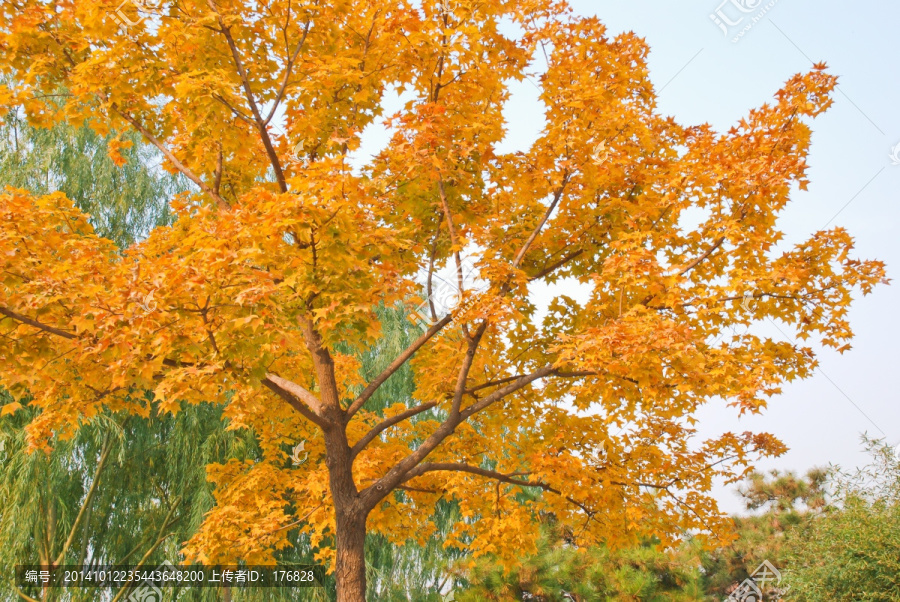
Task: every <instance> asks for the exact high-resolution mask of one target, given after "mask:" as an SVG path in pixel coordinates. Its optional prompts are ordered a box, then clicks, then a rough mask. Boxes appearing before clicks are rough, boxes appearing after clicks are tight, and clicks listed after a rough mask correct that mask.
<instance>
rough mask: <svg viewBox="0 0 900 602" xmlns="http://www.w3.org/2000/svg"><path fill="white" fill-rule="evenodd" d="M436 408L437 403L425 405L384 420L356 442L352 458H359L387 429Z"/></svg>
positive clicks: (351, 452) (351, 454)
mask: <svg viewBox="0 0 900 602" xmlns="http://www.w3.org/2000/svg"><path fill="white" fill-rule="evenodd" d="M436 406H437V403H435V402H429V403H423V404H421V405H418V406H416V407H414V408H410V409H408V410H406V411H405V412H402V413H400V414H397V415H396V416H391V417H390V418H387V419H385V420H382V421H381V422H380V423H378V424H377V425H376V426H374V427H373V428H372V430H370V431H369V432H368V433H366V434H365V436H363V438H362V439H360V440H359V441H357V442H356V444H355V445H354V446H353V448H352V449H351V450H350V457H351V458H355V457H356V456H358V455H359V453H360V452H361V451H362V450H364V449H365V448H366V446H367V445H369V443H371V442H372V441H374V440H375V437H377V436H378V435H380V434H381V433H383V432H384V431H386V430H387V429H389V428H391V427H392V426H394V425H395V424H400V423H401V422H403V421H404V420H406V419H407V418H412V417H413V416H416V415H418V414H421V413H422V412H427V411H428V410H430V409H431V408H434V407H436Z"/></svg>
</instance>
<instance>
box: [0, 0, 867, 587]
mask: <svg viewBox="0 0 900 602" xmlns="http://www.w3.org/2000/svg"><path fill="white" fill-rule="evenodd" d="M118 5H119V3H117V2H109V1H108V0H78V1H77V2H76V1H74V0H67V1H66V0H63V1H58V2H53V3H47V2H43V1H39V0H20V1H15V2H14V1H11V0H3V1H2V2H0V11H2V16H3V18H2V25H0V68H2V69H3V71H4V73H5V74H6V75H8V76H10V77H12V78H13V81H15V82H16V83H15V85H10V86H7V87H6V88H4V89H3V91H2V92H0V104H3V105H6V106H12V105H22V106H24V107H25V110H26V112H27V115H28V117H29V120H30V121H31V122H32V123H34V124H36V125H45V126H49V125H52V124H53V123H55V122H57V121H59V120H63V119H64V120H68V121H69V122H72V123H80V122H81V121H87V122H88V123H89V124H90V125H91V127H93V128H94V129H95V130H97V131H98V132H99V133H106V131H107V130H108V129H109V128H118V127H131V128H134V130H136V131H137V132H139V133H140V134H141V135H142V136H143V137H144V139H145V140H147V141H148V142H149V143H151V144H153V145H154V146H156V147H157V148H158V149H159V151H160V152H161V153H162V154H163V155H164V156H165V158H166V163H165V168H166V169H168V170H170V171H172V172H173V173H175V172H180V173H181V174H183V175H184V176H185V177H186V178H188V179H189V180H190V181H191V182H193V184H194V185H195V186H196V192H195V193H192V194H185V195H180V196H178V197H177V198H176V199H173V201H172V203H171V205H172V207H173V209H174V211H175V213H176V214H177V217H178V219H177V221H176V222H175V223H174V224H173V225H172V226H167V227H159V228H156V229H154V230H153V231H152V232H151V233H150V234H149V236H148V237H147V238H146V239H145V240H143V241H141V242H140V243H137V244H134V245H131V246H130V247H128V248H127V249H125V250H124V251H120V250H118V249H117V248H116V247H115V246H114V245H113V243H112V242H110V241H108V240H105V239H103V238H101V237H99V236H97V235H96V234H95V233H94V231H93V229H92V227H91V224H90V220H89V216H88V215H86V214H84V213H82V212H80V211H79V210H77V209H75V208H74V207H73V205H72V203H71V202H70V201H69V200H68V199H66V198H65V196H64V195H62V194H60V193H54V194H49V195H44V196H35V195H30V194H28V193H26V192H25V191H22V190H13V189H9V190H7V191H6V192H5V193H4V194H3V195H2V196H0V273H2V276H0V317H2V321H0V336H2V337H3V340H4V344H3V346H2V348H0V383H2V385H3V386H4V387H6V388H7V389H8V390H9V391H10V392H11V393H12V394H13V395H14V396H15V398H16V401H14V402H13V403H11V404H8V405H6V406H5V407H4V408H3V412H4V413H8V412H14V411H16V409H17V408H18V407H20V406H21V404H23V403H27V404H29V405H31V406H33V407H35V408H39V409H40V413H39V415H38V416H37V417H36V418H35V419H34V420H33V421H32V422H31V423H30V425H29V427H28V438H29V442H30V444H31V445H32V446H33V447H34V448H42V447H46V445H47V441H48V440H49V437H50V436H51V434H53V433H57V434H62V435H63V436H65V435H70V434H71V433H73V432H74V431H75V429H77V427H78V425H79V424H80V423H83V422H84V421H86V420H89V419H90V418H92V417H93V416H95V415H97V413H98V412H100V411H101V409H104V408H105V409H108V410H112V411H125V412H132V413H136V414H140V415H144V416H146V415H148V414H149V411H150V403H154V404H158V408H159V409H160V410H162V411H171V412H176V411H177V410H178V409H179V407H180V406H181V404H184V403H197V402H201V401H216V402H218V403H221V404H223V405H224V415H225V416H226V418H227V419H228V420H229V424H230V428H235V429H251V430H252V432H253V433H254V434H255V435H256V437H257V439H258V441H259V445H260V449H261V452H262V457H263V459H262V460H261V461H258V462H252V461H251V462H241V461H237V460H231V461H228V462H225V463H222V464H215V465H211V466H210V467H209V470H208V473H209V478H210V479H211V480H212V481H213V482H214V483H215V485H216V492H215V495H216V501H217V504H216V507H215V508H214V509H213V510H212V511H211V512H210V513H209V514H208V515H207V517H206V521H205V523H204V525H203V526H202V527H201V529H200V530H199V531H198V533H197V534H196V535H195V536H194V537H193V538H192V539H191V540H190V541H189V542H187V544H186V546H185V548H184V553H185V554H186V556H187V558H188V559H193V560H199V561H203V562H211V563H213V562H230V561H235V560H237V559H243V560H246V561H247V562H250V563H255V562H268V561H270V560H271V559H272V550H276V549H279V548H282V547H284V546H286V545H288V538H287V533H288V531H290V530H291V529H299V530H301V531H302V532H304V533H306V534H308V536H309V537H310V538H311V540H312V542H313V544H314V545H315V546H316V547H317V548H318V549H319V557H320V558H321V559H323V560H324V561H328V562H329V563H332V566H333V568H334V570H335V575H336V580H337V587H338V598H339V599H340V600H345V601H349V600H362V599H363V598H364V592H365V567H364V556H363V547H364V539H365V534H366V532H367V530H369V531H371V532H376V533H380V534H382V535H384V536H385V537H388V538H390V539H391V540H392V541H402V540H405V539H406V538H407V537H408V536H409V535H410V534H412V535H413V536H414V537H416V538H419V539H420V540H423V539H424V538H426V537H428V535H429V533H430V532H431V531H430V530H433V529H434V528H435V527H434V525H433V524H430V523H429V522H428V520H427V517H428V516H429V515H430V514H431V513H430V512H429V511H428V509H430V508H432V507H433V506H434V504H435V503H437V502H438V501H439V500H441V499H445V500H446V499H451V500H455V501H456V502H457V503H458V504H459V509H460V515H461V517H462V518H461V520H460V521H459V522H458V523H457V524H456V526H455V528H454V530H453V532H452V533H451V534H450V535H449V537H448V545H459V546H466V547H469V548H470V549H472V550H473V551H474V552H475V553H476V554H478V553H487V552H490V553H495V554H498V555H499V556H500V557H501V558H506V559H507V560H508V561H511V560H512V559H513V558H514V557H515V556H517V555H518V554H520V553H521V552H522V551H523V550H529V549H533V548H534V539H535V537H534V534H535V533H536V532H537V528H538V527H537V523H538V521H536V520H535V516H536V514H537V513H552V514H553V515H554V516H555V517H556V519H557V520H559V521H560V523H561V524H565V525H570V526H571V527H572V529H573V532H574V533H576V534H577V537H578V538H582V539H584V540H588V541H590V540H603V541H606V542H612V543H615V542H620V543H626V542H634V541H637V540H638V539H639V538H640V536H641V535H642V534H646V533H647V532H653V533H655V534H656V536H657V537H659V538H660V540H661V543H662V545H667V544H669V543H671V542H672V541H673V540H674V539H676V538H677V537H678V536H679V533H680V532H681V531H683V530H685V529H690V530H695V531H701V532H704V533H709V534H718V533H721V532H724V531H726V530H727V520H726V519H724V518H723V517H721V516H720V515H719V513H718V511H717V508H716V504H715V501H714V500H713V499H712V498H711V497H710V496H709V494H708V493H709V489H710V487H711V483H712V480H713V479H714V478H716V477H722V478H724V479H726V480H728V481H730V482H734V481H735V480H737V479H739V478H740V476H741V475H742V473H743V472H744V471H745V470H746V469H747V467H748V466H749V463H750V462H751V461H752V459H753V458H755V457H756V455H757V454H777V453H780V452H781V451H783V449H784V447H783V445H782V444H781V443H780V442H779V441H778V440H777V439H776V438H775V437H773V436H771V435H768V434H752V433H744V434H732V433H726V434H724V435H722V436H721V437H718V438H715V439H710V440H707V441H702V442H697V441H694V437H693V434H694V430H693V428H692V425H693V421H694V418H693V414H694V412H695V410H696V409H697V408H698V407H699V406H700V405H701V404H703V403H705V402H708V401H710V400H715V399H723V400H726V402H727V403H732V404H734V405H736V406H737V407H738V408H739V409H740V411H742V412H743V411H750V412H756V411H760V410H761V409H762V408H763V407H764V406H765V403H766V399H767V398H768V397H770V396H772V395H774V394H776V393H777V392H778V391H779V387H780V385H781V384H782V383H784V382H785V381H788V380H791V379H795V378H801V377H805V376H808V375H809V374H810V371H811V369H812V368H813V367H814V366H815V354H814V352H813V350H812V349H811V348H810V347H806V346H802V345H799V344H794V343H791V342H785V341H779V340H774V339H770V338H765V337H762V336H759V335H756V334H754V333H753V332H751V331H746V332H744V333H743V334H741V331H740V330H737V328H738V327H744V326H749V325H751V324H753V323H754V322H757V321H760V320H764V319H777V320H780V321H781V322H783V323H785V324H787V325H790V326H791V327H793V328H794V329H795V331H796V333H797V335H798V337H800V338H801V339H808V338H811V337H813V338H815V339H816V340H818V341H819V342H820V343H821V344H824V345H827V346H831V347H834V348H837V349H839V350H845V349H847V348H848V341H849V339H850V338H851V336H852V331H851V329H850V327H849V324H848V322H847V311H848V307H849V304H850V302H851V299H852V297H853V295H854V294H856V293H859V292H861V293H863V294H866V293H869V292H870V291H871V290H872V288H873V287H874V286H875V285H876V284H877V283H878V282H880V281H883V280H884V266H883V265H882V264H881V263H880V262H877V261H861V260H858V259H855V258H854V257H853V256H852V255H851V251H852V246H853V244H852V239H851V238H850V236H849V235H848V233H847V232H846V231H844V230H843V229H841V228H834V229H831V230H829V231H820V232H816V233H814V234H813V235H812V236H811V238H810V239H809V240H807V241H805V242H803V243H801V244H798V245H796V246H794V247H792V248H788V249H787V250H783V249H779V248H778V246H777V245H778V244H779V242H780V241H781V238H782V235H781V233H780V231H779V230H778V228H777V217H778V214H779V213H780V212H781V211H782V209H783V208H784V207H785V205H786V203H787V202H788V201H789V195H790V191H791V189H792V187H793V186H799V187H800V188H805V186H806V183H807V182H806V180H805V170H806V156H807V151H808V148H809V142H810V129H809V126H808V124H807V121H808V120H809V118H811V117H814V116H816V115H818V114H819V113H821V112H822V111H824V110H825V109H827V108H828V106H829V105H830V104H831V100H830V93H831V92H832V90H833V88H834V86H835V78H834V77H833V76H831V75H829V74H828V73H826V71H825V69H824V66H823V65H816V66H815V68H814V69H813V70H812V71H811V72H809V73H807V74H801V75H797V76H795V77H793V78H791V79H790V80H789V81H788V82H787V83H786V84H785V86H784V87H783V88H782V89H781V90H780V91H779V92H778V93H777V94H776V97H775V99H774V101H773V102H772V103H771V104H766V105H764V106H762V107H760V108H759V109H755V110H753V111H751V112H750V113H749V115H748V116H747V117H746V118H745V119H743V120H741V121H740V123H739V124H738V125H737V126H735V127H734V128H733V129H732V130H730V131H729V132H726V133H719V132H716V131H714V130H713V128H712V127H710V126H708V125H701V126H693V127H685V126H681V125H679V124H678V123H676V122H675V121H674V120H673V119H671V118H668V117H666V116H663V115H661V114H660V113H659V112H658V111H657V109H656V104H655V93H654V88H653V86H652V84H651V82H650V80H649V78H648V69H647V65H646V57H647V52H648V49H647V46H646V44H645V43H644V42H643V40H641V39H640V38H639V37H637V36H636V35H635V34H633V33H624V34H620V35H617V36H615V37H610V36H607V35H606V33H605V30H604V27H603V26H602V24H601V23H600V22H599V21H598V20H597V19H596V18H581V17H578V16H576V15H574V14H573V13H572V12H571V10H570V9H569V8H568V7H567V6H566V5H565V3H563V2H557V1H553V0H519V1H511V0H494V1H490V2H479V3H476V2H472V1H470V0H457V1H456V2H453V3H450V2H433V1H425V2H422V3H421V4H419V3H408V2H399V3H398V2H382V1H380V0H373V1H370V2H360V1H357V2H349V1H346V0H333V1H331V2H324V1H323V2H308V3H298V2H294V1H292V0H271V1H269V2H258V3H257V2H240V1H229V0H206V1H204V2H197V1H194V0H181V1H178V2H168V1H163V2H155V1H154V2H153V3H135V4H134V5H132V4H125V5H123V7H119V8H117V7H118ZM117 10H118V13H117ZM123 11H124V12H123ZM123 23H124V26H122V25H123ZM544 60H545V61H546V65H543V66H541V61H544ZM537 71H541V73H540V74H539V81H538V82H537V83H536V85H538V86H539V87H540V90H541V96H540V99H541V101H542V102H543V104H544V105H545V108H546V111H545V115H544V117H545V120H546V124H545V127H544V128H543V130H542V132H541V134H540V136H539V137H538V139H537V140H536V141H535V142H534V144H533V145H532V146H531V147H530V149H528V151H527V152H516V153H504V152H500V151H499V150H498V148H497V147H498V144H499V143H500V142H501V141H502V140H503V139H504V136H505V133H506V132H505V123H504V119H503V114H502V111H503V107H504V103H505V101H506V100H507V99H508V98H509V95H510V86H511V83H512V82H515V81H521V80H523V79H524V78H525V77H531V76H532V75H534V76H536V77H537V76H538V73H537ZM61 90H64V91H63V92H61ZM397 92H402V93H403V96H402V97H403V98H409V99H410V100H409V101H408V102H406V103H405V105H403V106H402V107H400V108H399V109H398V110H397V111H395V112H393V113H392V114H390V115H387V116H385V115H384V113H385V111H386V108H385V107H386V106H387V104H388V99H389V98H390V97H391V95H393V94H395V93H397ZM61 96H62V97H64V100H65V102H64V103H63V104H62V106H61V108H60V107H59V103H58V102H57V101H58V100H59V99H60V97H61ZM380 117H385V119H386V124H387V125H388V127H389V129H390V131H391V138H390V141H389V142H388V144H387V145H386V146H385V148H384V149H382V150H381V151H380V152H378V153H377V154H376V155H375V156H374V157H372V158H371V159H370V160H368V161H365V162H364V165H363V166H362V167H357V168H354V167H353V165H352V164H351V158H352V157H354V156H356V154H358V153H357V152H356V151H357V150H358V149H359V145H360V140H361V137H362V134H363V131H364V130H365V129H366V128H367V127H368V126H371V125H372V124H374V123H375V122H376V120H377V119H379V118H380ZM279 124H280V125H279ZM110 152H111V154H112V155H113V158H114V159H116V160H118V159H120V158H121V157H120V155H118V154H117V152H116V145H115V144H112V145H111V150H110ZM464 255H469V256H470V258H469V260H468V261H465V262H464V261H463V256H464ZM469 264H471V265H472V266H473V267H472V269H473V270H474V271H473V272H472V273H469V272H468V271H469V268H468V267H467V266H468V265H469ZM442 267H449V269H450V270H451V271H453V272H454V273H455V276H456V280H457V288H458V289H459V290H458V294H459V297H460V303H459V304H458V305H457V306H456V307H455V308H454V309H453V311H452V312H450V313H447V314H446V315H442V313H443V312H439V311H437V308H436V307H435V304H434V303H433V302H431V303H426V304H425V305H424V306H423V309H422V311H423V312H424V313H430V314H431V316H430V319H429V320H428V322H427V324H426V326H425V327H424V328H423V332H421V334H420V336H418V337H417V338H416V339H415V340H414V341H413V342H412V343H411V344H410V345H408V346H407V347H405V348H403V349H398V350H396V352H395V355H394V356H393V357H392V358H391V361H389V362H386V365H385V367H384V369H383V370H382V371H380V372H379V373H378V374H375V375H364V374H363V373H362V371H361V363H360V360H359V357H360V354H361V353H364V352H365V351H366V350H370V349H371V348H373V347H378V348H383V349H391V346H390V345H387V346H385V345H386V343H385V341H384V340H383V339H382V338H380V324H379V321H378V319H377V313H376V311H375V308H376V307H377V306H379V305H381V306H394V305H396V304H398V303H404V302H409V300H410V299H411V298H413V297H415V296H417V295H420V294H421V288H422V283H423V281H424V283H425V286H424V288H425V290H426V291H427V294H431V293H432V292H433V277H434V273H435V270H437V269H440V268H442ZM473 279H474V281H475V282H477V286H475V287H473V286H471V283H472V281H473ZM572 282H577V283H580V286H582V287H583V288H584V289H585V291H587V293H588V294H587V299H586V300H585V301H578V300H576V299H575V298H573V296H571V295H567V294H565V287H566V286H572V284H571V283H572ZM544 285H547V286H549V287H550V289H549V290H551V291H552V292H553V294H554V297H553V299H552V301H551V302H550V304H549V307H548V309H547V311H546V312H544V311H542V308H541V307H539V306H538V304H537V303H536V302H535V300H534V298H533V295H531V293H532V292H533V291H534V290H535V287H538V286H544ZM431 301H433V299H431ZM733 329H734V330H733ZM399 370H410V371H411V374H412V375H413V378H414V382H415V392H414V395H413V396H412V398H407V397H404V398H398V399H395V400H391V401H392V403H390V404H388V405H387V407H386V408H385V409H384V410H383V411H380V410H378V408H376V407H375V406H374V404H373V402H372V400H373V398H374V397H376V396H378V395H379V393H380V392H381V391H383V390H384V388H385V387H388V385H389V382H390V380H391V378H392V377H395V375H396V373H397V372H398V371H399ZM145 390H152V391H153V392H154V401H152V402H149V401H148V400H147V399H146V398H145V397H144V396H143V395H142V394H141V392H143V391H145ZM299 442H303V444H304V446H305V447H304V453H305V454H306V455H305V458H306V461H305V462H302V463H299V465H298V463H296V462H291V461H290V450H291V448H292V447H293V446H294V445H296V444H297V443H299ZM523 488H524V489H527V490H529V491H539V492H540V493H541V495H539V496H536V497H534V499H532V500H531V501H529V502H528V503H520V499H519V497H517V496H518V494H519V492H520V491H521V490H522V489H523Z"/></svg>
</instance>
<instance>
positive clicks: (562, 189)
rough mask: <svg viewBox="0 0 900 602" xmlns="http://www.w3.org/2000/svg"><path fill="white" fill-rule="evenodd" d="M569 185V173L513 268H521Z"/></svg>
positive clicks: (523, 246)
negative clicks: (520, 265)
mask: <svg viewBox="0 0 900 602" xmlns="http://www.w3.org/2000/svg"><path fill="white" fill-rule="evenodd" d="M568 183H569V173H568V172H566V174H565V175H564V176H563V180H562V183H561V184H560V185H559V188H557V190H556V193H555V194H554V195H553V201H551V202H550V206H549V207H547V211H546V212H544V217H543V218H542V219H541V221H540V223H539V224H538V225H537V227H535V229H534V231H532V233H531V236H529V237H528V240H526V241H525V244H524V245H522V248H521V249H519V252H518V253H517V254H516V258H515V259H514V260H513V267H514V268H517V267H519V264H520V263H522V259H524V258H525V254H526V253H527V252H528V249H529V248H530V247H531V245H532V243H534V241H535V239H536V238H537V237H538V234H540V233H541V230H542V229H543V228H544V224H546V223H547V220H548V219H550V216H551V215H552V214H553V210H554V209H556V206H557V205H558V204H559V201H560V199H562V195H563V192H565V190H566V185H567V184H568Z"/></svg>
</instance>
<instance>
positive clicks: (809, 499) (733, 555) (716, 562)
mask: <svg viewBox="0 0 900 602" xmlns="http://www.w3.org/2000/svg"><path fill="white" fill-rule="evenodd" d="M828 476H829V471H828V470H825V469H821V468H813V469H811V470H809V471H808V472H807V473H806V475H804V476H803V477H798V476H797V475H795V474H794V473H792V472H781V471H778V470H774V471H772V472H771V473H768V474H765V473H759V472H753V473H751V474H750V475H748V477H747V480H746V481H745V483H744V485H743V486H742V487H741V488H740V489H739V493H740V495H741V496H742V497H743V498H744V504H745V506H744V507H745V508H746V510H747V513H746V514H745V515H743V516H734V517H732V520H733V521H734V532H735V535H736V538H735V540H734V541H732V542H731V543H730V544H729V545H728V546H725V547H723V548H721V549H719V550H715V551H713V552H711V553H709V554H705V555H704V558H703V574H704V582H705V583H704V587H705V588H706V590H707V591H708V592H709V593H710V594H712V595H714V596H718V599H722V598H724V597H726V596H727V595H728V594H730V593H731V591H732V590H733V588H734V587H736V586H737V585H739V584H740V583H742V582H743V581H744V579H747V578H748V577H750V575H751V574H752V573H753V572H754V571H755V570H756V568H757V567H758V566H759V565H760V564H762V563H763V561H766V560H768V561H769V562H770V563H772V565H773V566H775V567H776V568H777V569H779V570H782V569H786V568H787V567H788V566H789V561H788V560H787V559H786V557H785V546H787V545H788V542H789V541H790V540H791V537H792V533H793V532H794V530H795V529H798V528H800V527H802V526H803V525H805V524H806V523H807V522H808V521H809V520H811V519H812V518H813V517H815V516H817V515H818V514H819V513H821V512H822V511H824V509H825V506H826V492H827V481H828Z"/></svg>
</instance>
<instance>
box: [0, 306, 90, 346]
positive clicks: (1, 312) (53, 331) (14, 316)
mask: <svg viewBox="0 0 900 602" xmlns="http://www.w3.org/2000/svg"><path fill="white" fill-rule="evenodd" d="M0 315H4V316H6V317H7V318H12V319H13V320H16V321H18V322H22V323H23V324H28V325H29V326H34V327H35V328H38V329H40V330H43V331H44V332H49V333H50V334H55V335H56V336H59V337H62V338H64V339H75V338H78V337H77V336H76V335H74V334H72V333H71V332H66V331H65V330H60V329H59V328H54V327H52V326H48V325H46V324H42V323H41V322H38V321H37V320H32V319H31V318H28V317H26V316H23V315H22V314H18V313H16V312H14V311H11V310H9V309H6V308H5V307H0Z"/></svg>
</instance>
